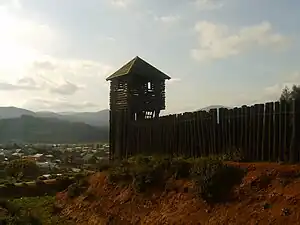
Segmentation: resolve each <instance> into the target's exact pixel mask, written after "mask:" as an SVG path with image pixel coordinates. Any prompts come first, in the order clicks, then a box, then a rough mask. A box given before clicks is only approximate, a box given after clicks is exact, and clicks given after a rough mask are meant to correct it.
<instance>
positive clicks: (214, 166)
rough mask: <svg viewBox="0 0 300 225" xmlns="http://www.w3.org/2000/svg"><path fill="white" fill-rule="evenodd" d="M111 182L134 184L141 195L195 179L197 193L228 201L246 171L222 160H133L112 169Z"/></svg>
mask: <svg viewBox="0 0 300 225" xmlns="http://www.w3.org/2000/svg"><path fill="white" fill-rule="evenodd" d="M107 172H108V179H109V181H110V182H111V183H116V184H119V185H130V184H131V185H132V186H133V187H134V189H135V190H136V191H137V192H145V191H147V190H149V189H151V188H166V183H167V181H168V180H169V179H191V180H193V181H194V182H195V186H196V188H195V191H196V193H197V194H199V196H201V197H202V198H203V199H204V200H206V201H208V202H218V201H226V200H228V198H229V197H230V193H231V191H232V188H233V186H235V185H237V184H239V183H240V182H241V180H242V178H243V176H244V173H245V171H244V170H242V169H240V168H237V167H233V166H228V165H226V164H224V163H223V161H222V160H221V159H220V158H216V157H215V158H212V157H211V158H196V159H195V158H174V159H170V158H167V157H144V156H137V157H132V158H130V159H128V160H126V161H122V162H121V163H120V164H119V165H112V166H111V168H109V169H108V171H107Z"/></svg>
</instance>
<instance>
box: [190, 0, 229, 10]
mask: <svg viewBox="0 0 300 225" xmlns="http://www.w3.org/2000/svg"><path fill="white" fill-rule="evenodd" d="M193 3H194V4H195V5H196V7H197V8H198V9H199V10H215V9H220V8H222V7H223V5H224V4H223V1H222V0H194V1H193Z"/></svg>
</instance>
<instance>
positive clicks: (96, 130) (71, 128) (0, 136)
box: [0, 116, 108, 143]
mask: <svg viewBox="0 0 300 225" xmlns="http://www.w3.org/2000/svg"><path fill="white" fill-rule="evenodd" d="M107 140H108V128H107V127H93V126H91V125H87V124H84V123H72V122H68V121H64V120H59V119H55V118H37V117H33V116H22V117H20V118H12V119H2V120H0V143H7V142H10V141H17V142H25V143H37V142H39V143H83V142H96V141H97V142H99V141H107Z"/></svg>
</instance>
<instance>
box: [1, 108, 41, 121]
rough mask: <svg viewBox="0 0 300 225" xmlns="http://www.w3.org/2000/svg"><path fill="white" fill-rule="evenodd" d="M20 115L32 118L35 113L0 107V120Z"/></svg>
mask: <svg viewBox="0 0 300 225" xmlns="http://www.w3.org/2000/svg"><path fill="white" fill-rule="evenodd" d="M22 115H28V116H34V115H35V113H34V112H32V111H29V110H26V109H21V108H16V107H0V119H9V118H17V117H20V116H22Z"/></svg>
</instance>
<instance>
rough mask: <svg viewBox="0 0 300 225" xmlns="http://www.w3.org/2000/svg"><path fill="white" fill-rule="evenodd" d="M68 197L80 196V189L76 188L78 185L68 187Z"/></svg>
mask: <svg viewBox="0 0 300 225" xmlns="http://www.w3.org/2000/svg"><path fill="white" fill-rule="evenodd" d="M67 194H68V197H69V198H74V197H76V196H78V195H80V188H79V186H78V184H76V183H75V184H71V185H70V186H69V187H68V192H67Z"/></svg>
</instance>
